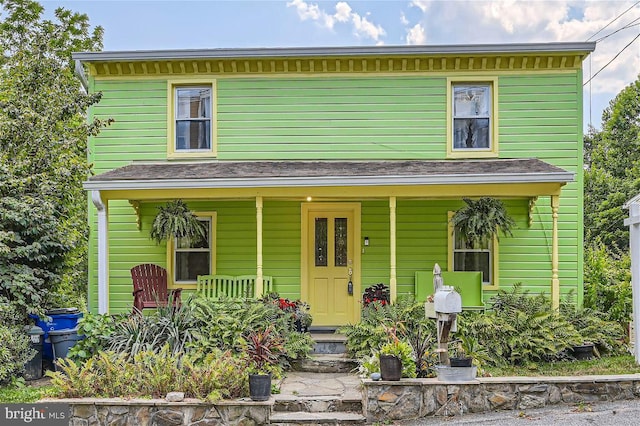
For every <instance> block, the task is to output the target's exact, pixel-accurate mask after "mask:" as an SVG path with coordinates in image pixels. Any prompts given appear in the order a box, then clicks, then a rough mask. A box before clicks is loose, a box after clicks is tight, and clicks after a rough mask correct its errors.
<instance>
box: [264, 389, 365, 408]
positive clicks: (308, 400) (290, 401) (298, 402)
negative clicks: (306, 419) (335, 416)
mask: <svg viewBox="0 0 640 426" xmlns="http://www.w3.org/2000/svg"><path fill="white" fill-rule="evenodd" d="M274 399H275V402H274V404H273V408H272V410H273V411H276V412H306V413H336V412H357V413H361V412H362V396H361V395H359V394H356V393H355V392H354V394H353V395H352V396H342V397H340V396H329V395H327V396H324V395H318V396H296V395H274Z"/></svg>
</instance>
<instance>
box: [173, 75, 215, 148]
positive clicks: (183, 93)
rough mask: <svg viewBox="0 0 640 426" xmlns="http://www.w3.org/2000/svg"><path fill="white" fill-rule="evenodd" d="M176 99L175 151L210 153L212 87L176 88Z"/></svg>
mask: <svg viewBox="0 0 640 426" xmlns="http://www.w3.org/2000/svg"><path fill="white" fill-rule="evenodd" d="M175 99H176V106H175V132H176V134H175V150H176V151H210V150H211V120H212V108H213V105H212V101H211V87H176V88H175Z"/></svg>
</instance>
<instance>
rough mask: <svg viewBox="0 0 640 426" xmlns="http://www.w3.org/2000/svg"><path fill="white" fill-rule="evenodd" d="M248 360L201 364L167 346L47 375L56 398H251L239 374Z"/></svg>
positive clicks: (107, 356)
mask: <svg viewBox="0 0 640 426" xmlns="http://www.w3.org/2000/svg"><path fill="white" fill-rule="evenodd" d="M245 366H246V361H245V360H244V359H242V358H240V357H235V356H233V355H231V353H230V352H221V351H213V352H211V353H209V354H207V356H206V357H205V358H204V359H203V360H202V361H198V362H196V361H195V360H194V359H193V357H191V356H190V355H188V354H184V353H181V352H178V353H174V352H173V351H172V350H171V349H170V348H169V346H168V345H165V346H164V347H162V348H161V349H160V350H159V351H140V352H138V353H136V355H135V356H134V357H133V358H129V357H127V355H126V354H124V353H115V352H100V353H99V354H97V355H95V356H94V357H92V358H90V359H88V360H87V361H86V362H84V363H77V362H75V361H73V360H71V359H64V360H62V361H61V362H60V369H61V370H62V371H59V372H55V373H54V372H47V376H49V377H51V383H52V384H53V385H54V386H55V391H54V393H55V396H57V397H64V398H82V397H125V398H126V397H163V396H164V395H166V394H167V393H168V392H172V391H180V392H185V396H186V397H188V398H199V399H203V400H207V401H217V400H219V399H223V398H226V399H229V398H238V397H242V396H247V395H248V382H247V375H246V374H238V371H242V370H243V369H244V367H245Z"/></svg>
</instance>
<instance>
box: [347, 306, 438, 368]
mask: <svg viewBox="0 0 640 426" xmlns="http://www.w3.org/2000/svg"><path fill="white" fill-rule="evenodd" d="M392 328H394V329H395V330H396V331H395V333H396V336H397V337H398V339H400V340H403V341H406V342H408V343H409V344H410V345H411V348H412V352H413V354H414V359H413V361H414V365H415V367H416V374H417V376H418V377H427V376H431V375H433V367H434V365H435V363H436V357H435V346H436V336H437V334H436V326H435V321H433V320H431V319H429V318H426V317H425V312H424V304H423V303H421V302H415V301H413V300H412V299H410V298H400V299H398V300H397V301H396V303H394V304H392V305H388V304H384V305H383V304H382V303H380V302H372V303H370V304H369V305H367V306H366V307H364V308H363V309H362V319H361V321H360V322H359V323H357V324H353V325H348V326H344V327H341V328H340V330H339V331H340V332H341V333H343V334H345V336H346V337H347V351H348V353H349V355H350V356H351V357H353V358H355V359H358V360H360V362H361V364H364V363H367V360H369V359H370V357H371V356H372V354H376V353H377V352H378V351H379V350H380V348H381V347H382V346H383V345H384V344H386V343H388V342H389V334H388V331H389V329H392ZM364 370H367V368H365V369H364Z"/></svg>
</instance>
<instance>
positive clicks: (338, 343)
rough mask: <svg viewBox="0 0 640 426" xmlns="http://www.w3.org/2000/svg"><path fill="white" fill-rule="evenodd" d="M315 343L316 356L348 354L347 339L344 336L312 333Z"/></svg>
mask: <svg viewBox="0 0 640 426" xmlns="http://www.w3.org/2000/svg"><path fill="white" fill-rule="evenodd" d="M311 338H312V339H313V340H314V341H315V344H314V346H313V353H314V354H343V353H346V352H347V337H346V336H345V335H344V334H335V333H319V332H312V333H311Z"/></svg>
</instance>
